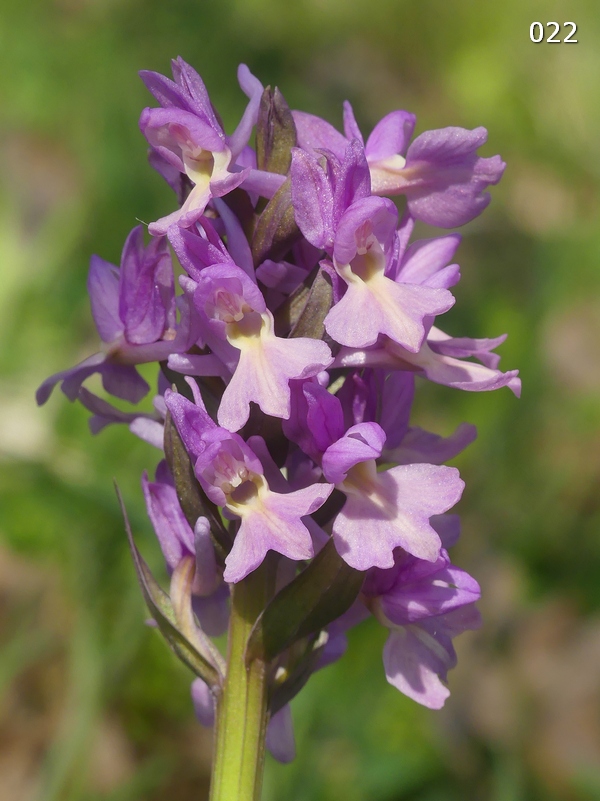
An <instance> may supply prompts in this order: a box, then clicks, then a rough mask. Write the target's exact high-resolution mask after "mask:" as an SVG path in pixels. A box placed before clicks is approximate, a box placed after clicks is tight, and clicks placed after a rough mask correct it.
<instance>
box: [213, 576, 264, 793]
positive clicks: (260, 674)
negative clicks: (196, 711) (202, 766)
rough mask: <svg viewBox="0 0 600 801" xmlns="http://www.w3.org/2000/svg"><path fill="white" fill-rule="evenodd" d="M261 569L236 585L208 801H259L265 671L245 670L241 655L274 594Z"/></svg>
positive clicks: (259, 667) (255, 666) (255, 665)
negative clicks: (258, 618)
mask: <svg viewBox="0 0 600 801" xmlns="http://www.w3.org/2000/svg"><path fill="white" fill-rule="evenodd" d="M265 561H266V562H267V564H266V563H263V565H261V567H259V568H258V570H255V571H254V572H253V573H251V574H250V575H249V576H247V577H246V578H245V579H244V580H243V581H240V582H239V583H238V584H235V585H234V586H233V589H232V597H231V618H230V622H229V639H228V649H227V650H228V653H227V676H226V679H225V684H224V687H223V692H222V694H221V697H220V698H219V700H218V702H217V720H216V727H215V753H214V762H213V774H212V781H211V788H210V801H259V799H260V794H261V788H262V777H263V770H264V761H265V736H266V731H267V722H268V707H267V668H268V665H267V664H265V663H264V662H262V661H261V660H258V659H255V660H253V661H252V662H251V663H250V665H249V666H246V664H245V660H244V652H245V650H246V643H247V641H248V636H249V634H250V631H251V630H252V626H253V625H254V622H255V621H256V618H257V617H258V615H259V614H260V612H261V611H262V610H263V609H264V607H265V604H266V602H267V600H268V599H269V597H270V595H271V592H272V587H271V584H272V578H271V577H272V574H273V571H272V570H271V569H270V565H269V564H268V562H269V560H265Z"/></svg>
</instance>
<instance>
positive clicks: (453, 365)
mask: <svg viewBox="0 0 600 801" xmlns="http://www.w3.org/2000/svg"><path fill="white" fill-rule="evenodd" d="M505 339H506V335H503V336H499V337H496V338H495V339H470V338H468V337H461V338H458V339H455V338H453V337H450V336H449V335H448V334H445V333H444V332H443V331H440V330H439V328H435V327H432V328H431V329H430V330H429V334H428V335H427V340H426V341H425V342H424V343H423V346H422V347H421V350H420V351H419V352H418V353H410V352H409V351H408V350H406V349H405V348H402V347H401V346H400V345H398V344H397V343H395V342H392V340H390V339H384V340H382V341H380V342H379V343H378V344H377V346H376V347H374V348H371V349H365V350H352V349H350V348H342V349H341V350H340V351H339V353H338V354H337V356H336V357H335V359H334V362H333V365H332V367H356V368H361V367H382V368H384V369H386V370H410V371H413V372H416V373H418V374H420V375H423V376H425V377H426V378H428V379H429V380H430V381H433V382H434V383H436V384H444V385H446V386H448V387H456V388H457V389H464V390H466V391H468V392H483V391H486V390H493V389H499V388H500V387H506V386H507V387H508V388H509V389H510V390H511V391H512V392H513V393H514V394H515V395H516V396H517V398H518V397H520V395H521V379H520V378H518V375H519V371H518V370H509V371H507V372H506V373H503V372H501V371H500V370H498V369H497V365H498V362H499V359H500V357H499V356H498V355H497V354H495V353H492V350H493V349H494V348H496V347H497V346H498V345H500V344H501V343H502V342H504V340H505ZM470 356H474V357H475V358H476V359H478V361H479V362H480V364H478V363H477V362H471V361H465V359H466V358H468V357H470Z"/></svg>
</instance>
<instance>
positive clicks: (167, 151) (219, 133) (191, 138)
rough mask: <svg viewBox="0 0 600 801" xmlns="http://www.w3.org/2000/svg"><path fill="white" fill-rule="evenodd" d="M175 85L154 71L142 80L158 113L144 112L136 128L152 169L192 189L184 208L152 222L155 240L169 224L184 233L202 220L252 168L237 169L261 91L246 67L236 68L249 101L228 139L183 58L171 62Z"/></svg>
mask: <svg viewBox="0 0 600 801" xmlns="http://www.w3.org/2000/svg"><path fill="white" fill-rule="evenodd" d="M172 71H173V78H174V81H171V80H169V79H168V78H166V77H165V76H164V75H160V74H159V73H156V72H149V71H142V72H141V73H140V76H141V78H142V80H143V81H144V83H145V84H146V86H147V88H148V89H149V91H150V92H151V93H152V94H153V95H154V97H155V98H156V99H157V100H158V102H159V103H160V105H161V108H146V109H144V110H143V111H142V114H141V117H140V129H141V131H142V133H143V134H144V136H145V137H146V139H147V140H148V142H149V143H150V146H151V147H152V153H153V156H154V157H153V166H156V167H158V168H159V171H160V172H161V173H162V174H163V175H164V176H165V177H166V178H167V180H168V181H169V183H171V185H173V183H174V178H173V176H174V174H176V173H177V172H179V173H183V174H185V175H186V176H187V178H188V179H189V180H190V181H191V183H192V184H193V188H192V191H191V192H190V194H189V195H188V197H187V198H186V199H185V201H184V203H183V205H182V207H181V208H180V209H179V210H178V211H175V212H173V213H172V214H169V215H168V216H166V217H163V218H162V219H160V220H158V221H157V222H155V223H151V225H150V226H149V231H150V233H151V234H153V235H161V234H165V233H166V231H167V229H168V228H169V226H170V225H173V224H177V225H180V226H181V227H183V228H187V227H189V226H190V225H192V224H193V223H194V222H195V221H196V220H198V219H199V217H201V215H202V214H203V212H204V209H205V208H206V205H207V203H208V202H209V200H210V199H211V198H212V197H222V196H223V195H226V194H227V193H228V192H231V190H232V189H235V188H236V187H237V186H239V185H240V184H241V183H242V182H243V181H244V179H245V178H247V177H248V176H249V173H250V171H251V170H250V168H248V167H247V168H236V164H235V162H236V159H237V157H238V156H239V155H240V153H241V152H242V151H243V149H244V148H245V146H246V145H247V143H248V139H249V138H250V133H251V131H252V128H253V127H254V125H255V123H256V119H257V117H258V108H259V104H260V98H261V96H262V92H263V86H262V84H261V83H260V81H259V80H258V79H257V78H255V77H254V76H253V75H252V73H251V72H250V70H249V69H248V67H246V65H245V64H241V65H240V67H239V69H238V80H239V83H240V86H241V88H242V91H243V92H244V93H245V94H246V96H247V97H248V98H249V103H248V106H247V107H246V110H245V112H244V114H243V116H242V119H241V121H240V123H239V125H238V127H237V128H236V130H235V132H234V133H233V134H232V135H231V136H229V137H228V136H226V135H225V132H224V131H223V128H222V126H221V124H220V122H219V121H218V119H217V117H216V115H215V112H214V110H213V107H212V104H211V102H210V98H209V96H208V92H207V91H206V87H205V86H204V83H203V81H202V79H201V78H200V76H199V75H198V73H197V72H196V71H195V70H194V69H192V67H190V65H189V64H187V63H186V62H185V61H184V60H183V59H182V58H181V57H179V58H177V60H175V61H173V62H172Z"/></svg>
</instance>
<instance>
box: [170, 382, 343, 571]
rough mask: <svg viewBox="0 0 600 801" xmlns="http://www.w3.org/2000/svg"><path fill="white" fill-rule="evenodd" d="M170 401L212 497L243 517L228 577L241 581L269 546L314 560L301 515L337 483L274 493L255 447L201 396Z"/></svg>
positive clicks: (197, 470) (229, 557) (292, 556)
mask: <svg viewBox="0 0 600 801" xmlns="http://www.w3.org/2000/svg"><path fill="white" fill-rule="evenodd" d="M165 402H166V404H167V408H168V409H169V411H170V412H171V414H172V416H173V420H174V422H175V425H176V426H177V430H178V431H179V434H180V436H181V438H182V439H183V441H184V444H185V446H186V448H187V450H188V452H189V453H190V455H191V456H192V459H193V461H194V471H195V473H196V477H197V478H198V481H199V482H200V484H201V485H202V487H203V489H204V491H205V492H206V494H207V496H208V497H209V498H210V500H211V501H213V503H215V504H217V505H218V506H220V507H223V508H224V510H225V512H226V513H228V515H229V516H231V517H232V518H233V519H239V520H240V523H241V524H240V528H239V530H238V532H237V534H236V537H235V541H234V544H233V548H232V550H231V552H230V553H229V554H228V555H227V558H226V559H225V573H224V575H223V577H224V579H225V581H228V582H231V583H236V582H238V581H241V580H242V579H243V578H244V577H245V576H247V575H248V573H251V572H252V571H253V570H255V569H256V568H257V567H258V565H260V564H261V563H262V561H263V559H264V558H265V556H266V554H267V551H269V550H273V551H276V552H277V553H280V554H282V555H283V556H287V557H288V558H290V559H295V560H302V559H310V558H311V557H312V556H313V554H314V550H313V543H312V538H311V535H310V532H309V530H308V529H307V527H306V526H305V525H304V523H303V522H302V518H303V517H306V516H308V515H310V514H312V513H313V512H314V511H316V510H317V509H318V508H319V507H320V506H322V504H323V503H324V502H325V500H326V499H327V498H328V497H329V495H330V493H331V491H332V490H333V487H332V486H331V485H330V484H316V485H313V486H310V487H306V488H304V489H299V490H296V491H294V492H289V493H287V494H281V493H277V492H273V491H272V490H271V489H270V487H269V483H268V482H267V480H266V478H265V475H264V469H263V466H262V463H261V462H260V460H259V458H258V457H257V456H256V454H255V453H254V451H253V450H252V449H251V448H250V446H249V445H248V444H247V443H246V442H244V440H243V439H242V438H241V437H240V436H239V435H238V434H234V433H231V432H230V431H227V430H226V429H224V428H221V427H219V426H217V425H216V424H215V423H214V422H213V421H212V420H211V419H210V417H209V416H208V415H207V413H206V410H205V409H204V408H203V407H202V406H201V405H200V404H201V399H200V398H199V397H198V398H197V402H196V404H193V403H191V402H190V401H188V400H186V399H185V398H183V397H182V396H181V395H177V394H176V393H173V392H167V393H166V396H165Z"/></svg>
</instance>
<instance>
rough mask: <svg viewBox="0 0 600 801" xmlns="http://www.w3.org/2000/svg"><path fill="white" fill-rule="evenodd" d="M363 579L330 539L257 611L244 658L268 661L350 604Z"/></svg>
mask: <svg viewBox="0 0 600 801" xmlns="http://www.w3.org/2000/svg"><path fill="white" fill-rule="evenodd" d="M363 580H364V573H363V572H361V571H359V570H354V568H352V567H350V566H349V565H348V564H346V562H344V560H343V559H342V557H341V556H340V555H339V554H338V552H337V551H336V549H335V545H334V543H333V541H332V540H330V541H329V542H328V543H327V545H325V547H324V548H323V549H322V550H321V551H320V552H319V553H318V554H317V556H315V558H314V559H313V560H312V562H311V563H310V564H309V565H308V567H306V568H305V569H304V570H303V571H302V573H300V574H299V575H298V576H296V578H295V579H294V580H293V581H292V582H290V583H289V584H288V585H287V586H285V587H284V588H283V589H282V590H281V591H280V592H278V593H277V595H276V596H275V597H274V598H273V600H272V601H271V602H270V603H269V605H268V606H267V607H266V609H265V610H264V612H263V613H262V614H261V615H260V617H259V618H258V620H257V621H256V623H255V625H254V627H253V629H252V632H251V634H250V637H249V638H248V645H247V648H246V661H247V662H248V663H249V662H251V661H252V660H253V659H257V658H260V659H262V660H264V661H267V662H268V661H270V660H272V659H274V658H275V657H276V656H278V655H279V654H280V653H282V651H285V649H286V648H288V647H289V646H290V645H292V643H294V642H296V641H297V640H300V639H302V637H307V636H309V635H310V634H314V633H316V632H318V631H320V630H321V629H323V628H325V626H327V625H328V624H329V623H331V622H332V621H334V620H336V619H337V618H338V617H339V616H340V615H342V614H343V613H344V612H346V611H347V610H348V609H349V608H350V606H352V604H353V603H354V601H355V600H356V597H357V596H358V593H359V592H360V588H361V587H362V583H363Z"/></svg>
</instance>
